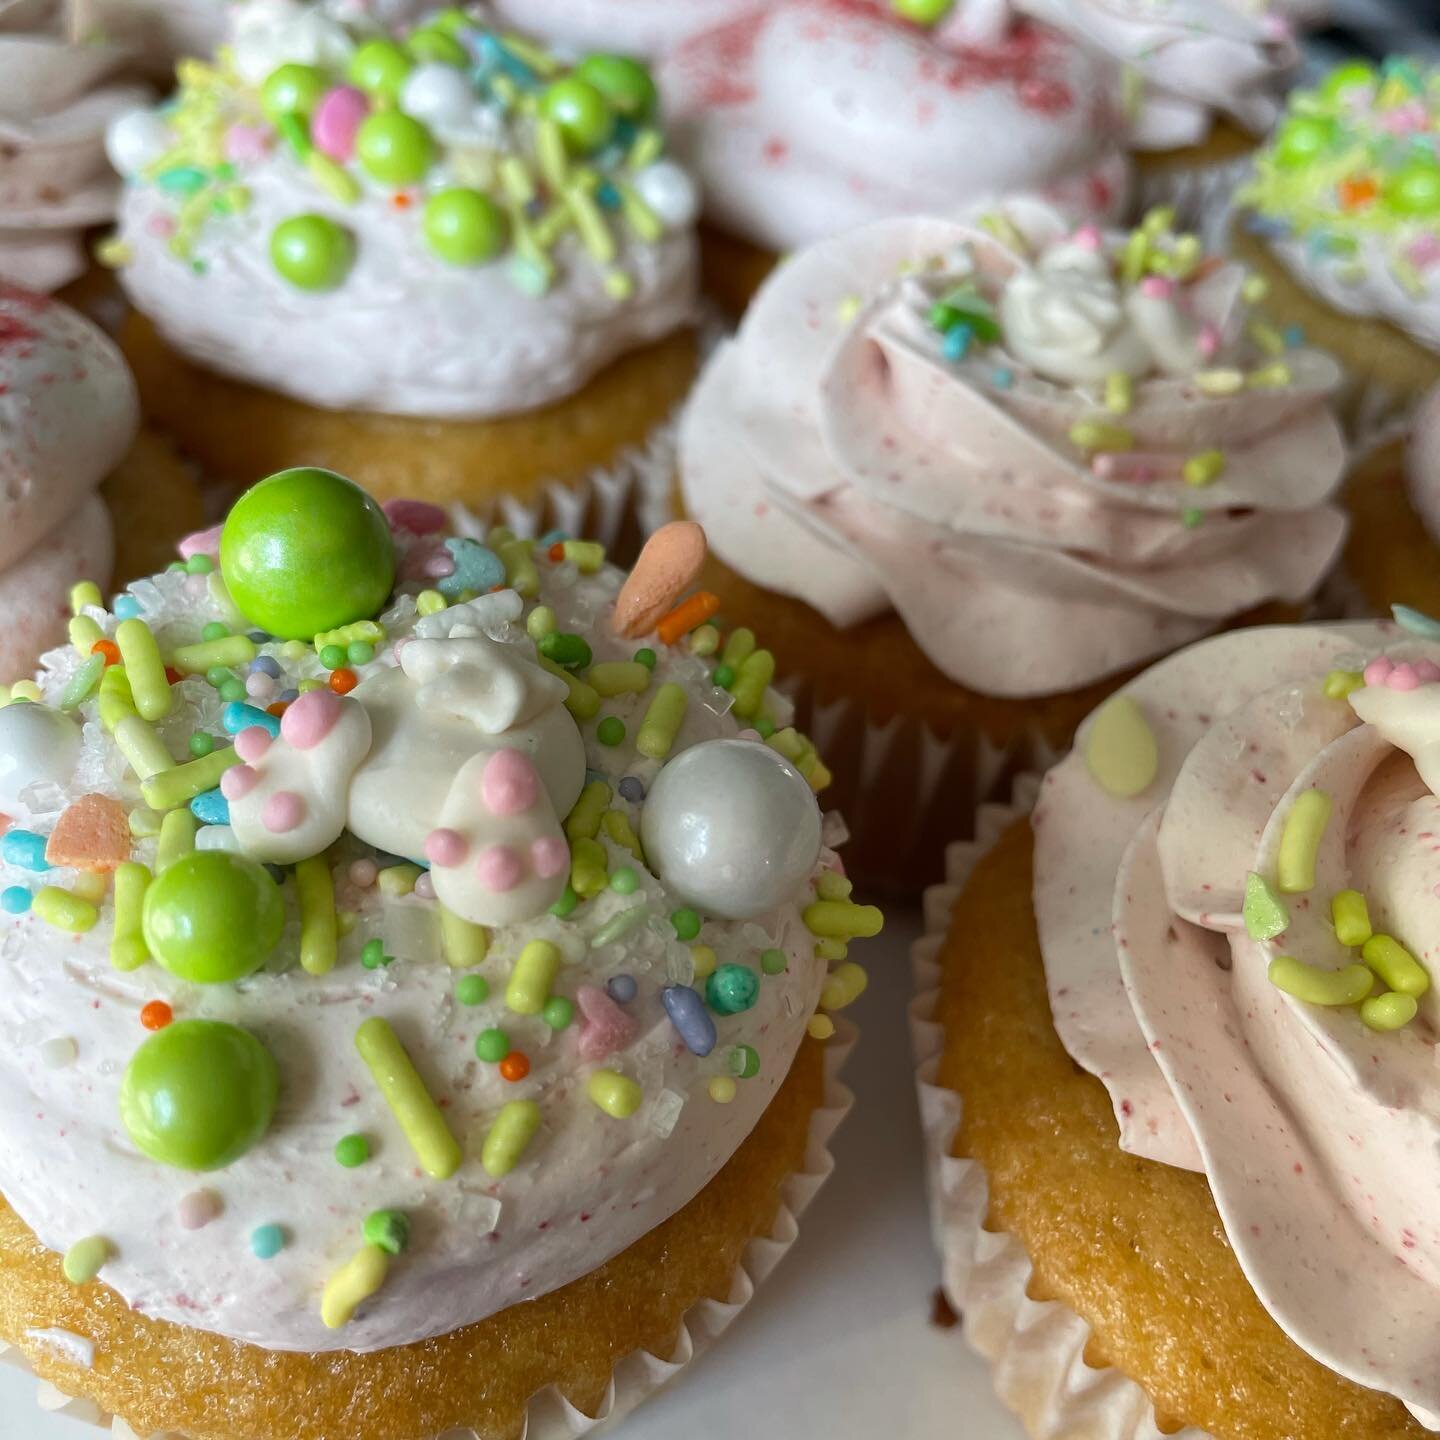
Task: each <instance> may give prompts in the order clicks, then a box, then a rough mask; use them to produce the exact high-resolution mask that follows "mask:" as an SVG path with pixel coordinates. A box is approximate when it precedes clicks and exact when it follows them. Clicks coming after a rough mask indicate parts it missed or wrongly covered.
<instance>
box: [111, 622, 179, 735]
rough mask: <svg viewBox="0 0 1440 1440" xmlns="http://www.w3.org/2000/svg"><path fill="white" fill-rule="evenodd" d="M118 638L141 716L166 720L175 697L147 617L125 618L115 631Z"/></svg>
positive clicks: (148, 718) (131, 691) (127, 676)
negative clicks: (139, 618) (138, 618)
mask: <svg viewBox="0 0 1440 1440" xmlns="http://www.w3.org/2000/svg"><path fill="white" fill-rule="evenodd" d="M115 641H116V644H117V645H118V646H119V649H120V658H121V659H122V660H123V661H124V662H125V675H126V678H127V679H128V680H129V681H130V693H131V696H132V697H133V699H134V701H135V709H136V711H137V712H138V713H139V715H140V718H141V719H142V720H152V721H153V720H160V719H163V718H164V717H165V716H166V715H168V714H169V713H170V709H171V706H172V704H173V703H174V697H173V695H172V692H171V689H170V682H169V681H168V680H167V679H166V678H165V662H164V661H163V660H162V659H161V658H160V647H159V645H157V644H156V643H155V636H154V634H153V633H152V632H151V629H150V627H149V626H148V625H147V624H146V623H145V622H144V621H143V620H122V621H121V622H120V625H119V628H118V629H117V630H116V631H115Z"/></svg>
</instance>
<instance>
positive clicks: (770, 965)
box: [760, 950, 789, 975]
mask: <svg viewBox="0 0 1440 1440" xmlns="http://www.w3.org/2000/svg"><path fill="white" fill-rule="evenodd" d="M760 968H761V970H763V971H764V972H765V974H767V975H783V974H784V973H785V971H786V970H787V969H788V968H789V962H788V961H787V960H786V959H785V952H784V951H783V950H765V951H763V952H762V953H761V955H760Z"/></svg>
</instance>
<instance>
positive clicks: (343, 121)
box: [310, 85, 370, 161]
mask: <svg viewBox="0 0 1440 1440" xmlns="http://www.w3.org/2000/svg"><path fill="white" fill-rule="evenodd" d="M369 113H370V101H369V100H368V99H366V97H365V92H364V91H363V90H356V89H355V88H354V87H353V86H350V85H339V86H337V87H336V88H335V89H334V90H331V91H329V92H328V93H327V94H325V95H322V96H321V97H320V103H319V104H318V105H317V106H316V107H315V111H314V113H313V114H312V115H311V117H310V138H311V139H312V140H313V141H314V142H315V148H316V149H317V150H321V151H323V152H324V153H325V154H326V155H328V156H329V157H330V158H331V159H332V160H340V161H345V160H348V159H349V158H350V157H351V156H352V155H353V154H354V153H355V132H356V131H357V130H358V129H359V128H360V122H361V121H362V120H364V118H365V117H366V116H367V115H368V114H369Z"/></svg>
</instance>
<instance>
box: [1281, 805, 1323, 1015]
mask: <svg viewBox="0 0 1440 1440" xmlns="http://www.w3.org/2000/svg"><path fill="white" fill-rule="evenodd" d="M1330 810H1331V800H1330V796H1329V795H1328V794H1326V792H1325V791H1324V790H1305V791H1302V792H1301V793H1300V794H1299V795H1297V796H1296V797H1295V801H1294V803H1293V804H1292V805H1291V807H1290V813H1289V814H1288V815H1286V817H1285V825H1284V828H1283V829H1282V830H1281V832H1280V849H1279V854H1278V855H1277V857H1276V864H1275V870H1276V883H1277V884H1278V886H1279V888H1280V890H1281V891H1282V892H1283V893H1284V894H1286V895H1303V894H1305V893H1306V892H1307V891H1310V890H1313V889H1314V888H1315V857H1316V855H1317V854H1318V853H1319V850H1320V842H1321V840H1322V839H1323V838H1324V835H1325V827H1326V826H1327V825H1328V824H1329V823H1330ZM1282 988H1283V987H1282ZM1302 998H1303V997H1302Z"/></svg>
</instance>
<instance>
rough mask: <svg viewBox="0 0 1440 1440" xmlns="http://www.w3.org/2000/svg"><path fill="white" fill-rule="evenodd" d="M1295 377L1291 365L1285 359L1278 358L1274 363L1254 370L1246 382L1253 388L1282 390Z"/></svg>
mask: <svg viewBox="0 0 1440 1440" xmlns="http://www.w3.org/2000/svg"><path fill="white" fill-rule="evenodd" d="M1293 378H1294V376H1293V374H1292V373H1291V370H1290V367H1289V366H1288V365H1287V364H1286V363H1285V362H1284V361H1283V360H1277V361H1276V362H1275V363H1274V364H1273V365H1266V366H1264V367H1262V368H1261V369H1259V370H1252V371H1251V372H1250V374H1249V375H1248V376H1246V379H1245V383H1246V384H1247V385H1248V386H1249V387H1250V388H1251V389H1252V390H1281V389H1283V388H1284V387H1285V386H1286V385H1288V384H1290V382H1291V380H1292V379H1293Z"/></svg>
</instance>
